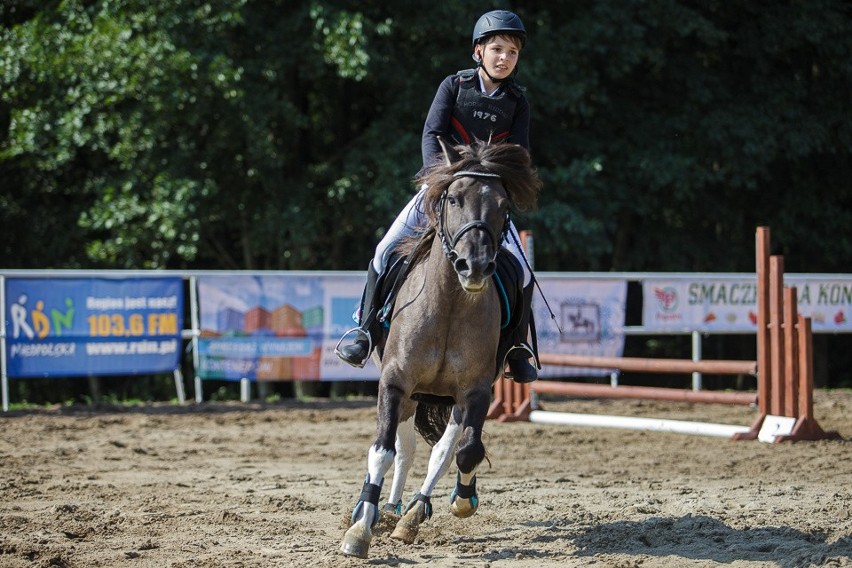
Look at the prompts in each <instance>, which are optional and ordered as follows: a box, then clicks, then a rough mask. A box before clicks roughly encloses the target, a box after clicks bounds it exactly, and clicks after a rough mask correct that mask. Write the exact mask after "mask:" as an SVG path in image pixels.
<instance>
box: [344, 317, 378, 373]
mask: <svg viewBox="0 0 852 568" xmlns="http://www.w3.org/2000/svg"><path fill="white" fill-rule="evenodd" d="M353 332H354V333H355V334H356V335H355V339H354V340H353V343H355V342H356V341H358V340H359V339H361V336H364V337H366V338H367V356H366V357H365V358H364V360H363V361H362V362H361V364H360V365H359V364H357V363H352V362H351V361H347V360H346V359H344V357H343V353H341V351H340V344H341V343H343V340H344V339H346V337H347V336H348V335H349V334H350V333H353ZM372 352H373V338H372V337H370V333H369V332H367V331H364V330H363V329H361V328H360V327H353V328H352V329H350V330H349V331H347V332H346V333H344V334H343V335H342V336H340V341H338V342H337V345H336V346H335V347H334V354H335V355H337V356H338V357H339V358H340V360H341V361H343V362H344V363H347V364H349V365H352V366H353V367H355V368H358V369H361V368H363V367H364V365H366V364H367V359H369V358H370V353H372Z"/></svg>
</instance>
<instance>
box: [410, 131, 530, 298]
mask: <svg viewBox="0 0 852 568" xmlns="http://www.w3.org/2000/svg"><path fill="white" fill-rule="evenodd" d="M439 142H440V144H441V148H442V150H443V153H444V164H443V165H438V166H435V167H434V168H432V169H430V170H429V171H428V172H427V174H426V175H425V176H424V177H422V178H421V179H420V180H419V181H420V182H421V183H423V184H425V185H426V186H427V187H428V190H427V192H426V196H425V197H424V203H425V205H426V207H425V208H426V212H427V215H428V216H429V217H430V221H431V224H432V226H433V227H434V228H435V231H436V234H437V236H438V238H439V239H440V240H441V246H442V248H443V251H444V255H445V256H446V257H447V259H448V260H449V261H450V263H451V264H452V267H453V269H454V270H455V272H456V275H457V276H458V279H459V283H460V284H461V286H462V288H463V289H464V290H465V291H467V292H470V293H477V292H481V291H483V290H485V289H486V287H487V285H488V278H489V277H490V276H491V275H492V274H493V273H494V270H495V269H496V257H497V253H498V252H499V249H500V242H501V241H502V240H503V235H504V232H505V231H506V230H507V228H508V219H509V210H510V208H512V207H513V206H514V207H516V208H519V209H525V208H528V207H532V206H534V205H535V199H536V196H537V193H538V190H539V189H540V187H541V181H540V180H539V178H538V176H537V175H536V173H535V170H534V169H533V168H532V166H531V165H530V158H529V154H528V152H527V151H526V149H524V148H523V147H522V146H518V145H515V144H490V143H477V144H475V145H471V146H458V147H453V146H450V145H449V144H447V143H446V142H445V141H444V140H443V139H439Z"/></svg>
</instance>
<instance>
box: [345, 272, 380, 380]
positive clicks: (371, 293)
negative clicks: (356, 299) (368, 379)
mask: <svg viewBox="0 0 852 568" xmlns="http://www.w3.org/2000/svg"><path fill="white" fill-rule="evenodd" d="M378 280H379V275H378V273H377V272H376V270H375V269H374V268H373V262H372V261H370V266H369V267H368V268H367V284H366V285H365V286H364V297H363V298H362V300H361V317H360V320H361V321H360V322H359V325H358V327H356V328H353V329H350V330H349V331H347V332H346V333H345V334H344V335H343V337H342V338H341V339H340V342H339V343H338V344H337V347H336V348H335V349H334V352H335V353H336V354H337V356H338V357H340V358H341V359H342V360H343V361H345V362H346V363H349V364H350V365H352V366H353V367H358V368H361V367H363V366H364V364H366V363H367V358H368V357H369V356H370V353H371V352H372V350H373V346H374V343H373V337H372V336H371V335H370V328H371V327H372V326H373V323H374V322H375V321H376V316H377V315H378V314H377V312H378V310H379V307H380V306H376V305H375V304H376V299H377V298H376V295H377V293H378V292H377V285H378ZM352 333H354V334H355V339H354V340H353V341H352V343H349V344H348V345H343V346H342V347H341V344H342V343H343V340H344V339H346V337H347V336H348V335H350V334H352Z"/></svg>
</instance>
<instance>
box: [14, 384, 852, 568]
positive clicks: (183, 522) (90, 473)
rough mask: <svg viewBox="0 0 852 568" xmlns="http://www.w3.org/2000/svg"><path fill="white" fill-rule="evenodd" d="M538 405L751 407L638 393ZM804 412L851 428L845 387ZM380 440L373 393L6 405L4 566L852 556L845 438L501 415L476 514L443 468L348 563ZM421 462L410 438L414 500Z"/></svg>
mask: <svg viewBox="0 0 852 568" xmlns="http://www.w3.org/2000/svg"><path fill="white" fill-rule="evenodd" d="M547 408H548V409H561V410H566V411H571V412H594V413H602V414H625V415H631V416H653V417H668V418H682V419H692V420H702V421H710V422H722V423H729V424H739V425H750V424H751V423H752V421H753V419H754V417H755V411H754V410H752V409H748V408H744V407H727V406H718V405H685V404H676V403H671V404H670V403H658V402H638V401H580V400H574V401H563V402H559V403H555V402H552V403H550V404H548V405H547ZM816 417H817V419H818V420H819V422H820V424H821V425H822V426H823V428H825V429H833V430H838V431H840V433H841V434H842V435H844V436H845V437H847V438H848V437H850V436H852V392H850V391H848V390H847V391H832V392H818V393H817V395H816ZM374 432H375V422H374V408H373V401H371V400H363V401H350V402H317V403H309V404H308V403H305V404H299V403H295V402H287V403H280V404H274V405H263V404H240V403H234V404H210V403H205V404H202V405H187V406H185V407H175V406H171V405H154V406H148V407H142V408H135V409H130V410H122V409H118V410H115V409H112V410H110V409H95V410H93V409H91V408H89V409H86V408H72V409H56V410H40V411H32V412H13V413H7V414H5V415H2V416H0V464H2V465H0V497H1V498H0V566H2V567H25V566H26V567H31V566H35V567H48V566H57V567H75V568H82V567H86V568H88V567H134V568H142V567H172V568H179V567H180V568H190V567H193V568H195V567H199V568H201V567H203V568H213V567H277V566H296V567H302V566H304V567H319V568H324V567H353V566H372V565H379V566H385V565H386V566H413V565H425V566H435V567H477V568H484V567H493V568H497V567H510V566H511V567H516V568H539V567H557V566H558V567H572V566H596V567H633V566H662V567H668V568H683V567H694V566H732V567H738V568H744V567H757V566H761V567H763V566H772V567H775V566H777V567H798V566H834V567H837V566H852V442H849V441H834V442H808V443H795V444H793V443H784V444H765V443H759V442H734V441H729V440H727V439H723V438H711V437H701V436H692V435H686V434H666V433H652V432H639V431H628V430H614V429H600V428H589V427H567V426H552V425H536V424H530V423H515V424H500V423H496V422H489V423H487V424H486V439H485V442H486V447H487V448H488V450H489V453H490V460H491V465H490V466H488V465H487V464H484V466H483V467H482V469H481V470H480V473H479V481H478V486H479V490H480V508H479V512H478V513H477V514H476V515H475V516H474V517H472V518H470V519H464V520H460V519H456V518H454V517H453V516H452V515H451V514H450V513H449V509H448V495H449V493H450V491H451V489H452V484H453V482H454V479H455V473H454V471H452V472H451V474H450V475H448V476H447V477H446V478H445V479H444V480H442V482H441V483H440V485H439V486H438V489H437V490H436V492H435V495H434V505H435V515H434V516H433V517H432V519H431V520H430V521H428V523H427V524H426V525H424V528H423V529H422V531H421V533H420V536H419V537H418V540H417V542H416V543H415V544H413V545H404V544H402V543H399V542H397V541H393V540H391V539H390V538H389V532H390V529H389V527H390V524H389V522H385V521H383V522H382V524H380V526H379V530H378V534H377V535H376V537H375V538H374V540H373V546H372V549H371V551H370V558H369V559H368V560H358V559H354V558H348V557H344V556H341V555H340V554H339V553H338V547H339V544H340V539H341V537H342V536H343V533H344V530H345V526H346V523H347V518H348V516H349V514H350V512H351V509H352V506H353V505H354V502H355V500H356V498H357V495H358V494H359V492H360V490H361V484H362V482H363V477H364V472H365V470H366V451H367V448H368V446H369V445H370V443H371V442H372V439H373V436H374ZM427 459H428V447H427V446H426V444H425V443H422V442H421V444H420V445H419V446H418V458H417V464H416V471H415V472H413V474H412V475H413V476H414V478H413V479H409V484H408V485H409V491H408V492H407V496H406V499H407V498H408V497H410V495H411V494H413V492H414V491H415V490H416V489H417V486H419V483H420V479H421V476H422V474H423V473H425V467H426V461H427ZM385 487H386V488H388V487H390V483H389V481H388V482H386V484H385Z"/></svg>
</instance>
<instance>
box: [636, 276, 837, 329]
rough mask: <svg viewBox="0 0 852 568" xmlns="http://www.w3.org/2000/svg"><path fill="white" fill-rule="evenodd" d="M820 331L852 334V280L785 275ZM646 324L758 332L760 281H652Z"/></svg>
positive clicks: (646, 295) (647, 286)
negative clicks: (758, 283)
mask: <svg viewBox="0 0 852 568" xmlns="http://www.w3.org/2000/svg"><path fill="white" fill-rule="evenodd" d="M784 284H785V286H789V287H793V286H794V287H795V288H796V293H797V296H798V300H799V305H798V310H799V313H800V314H802V315H803V316H807V317H810V318H811V323H812V325H813V329H814V331H844V332H849V331H852V321H850V319H852V318H850V309H852V281H850V280H844V279H820V278H809V277H807V276H793V275H785V278H784ZM642 299H643V308H642V324H643V326H644V327H645V328H646V329H647V330H649V331H672V330H697V331H707V332H718V333H725V332H742V331H755V329H756V325H757V280H756V279H755V278H747V277H742V278H739V277H729V278H706V277H705V278H701V279H694V280H692V279H671V280H666V279H653V280H646V281H645V282H644V283H643V288H642Z"/></svg>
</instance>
